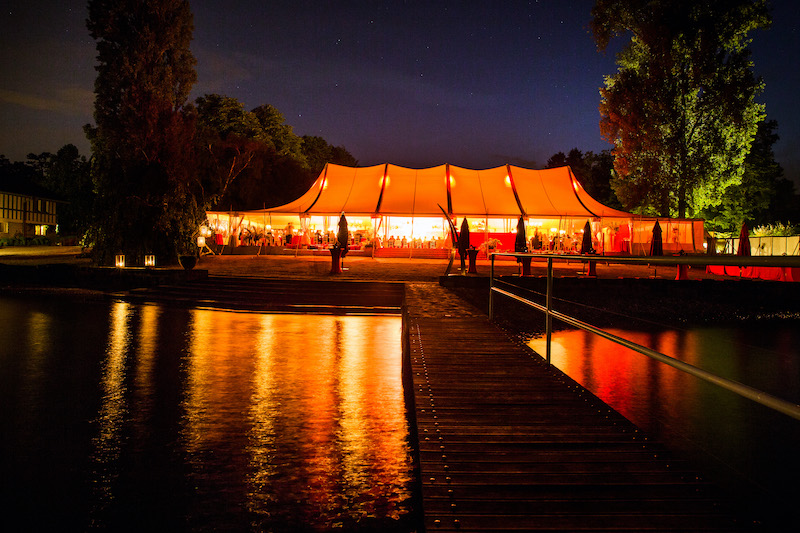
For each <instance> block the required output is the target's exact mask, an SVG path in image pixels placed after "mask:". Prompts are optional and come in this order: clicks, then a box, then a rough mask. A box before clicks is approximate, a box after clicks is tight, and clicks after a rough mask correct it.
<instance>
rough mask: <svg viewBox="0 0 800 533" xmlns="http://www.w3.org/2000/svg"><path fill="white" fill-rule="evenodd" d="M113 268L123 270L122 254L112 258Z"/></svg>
mask: <svg viewBox="0 0 800 533" xmlns="http://www.w3.org/2000/svg"><path fill="white" fill-rule="evenodd" d="M114 266H116V267H117V268H125V256H124V255H122V254H118V255H117V256H116V257H115V258H114Z"/></svg>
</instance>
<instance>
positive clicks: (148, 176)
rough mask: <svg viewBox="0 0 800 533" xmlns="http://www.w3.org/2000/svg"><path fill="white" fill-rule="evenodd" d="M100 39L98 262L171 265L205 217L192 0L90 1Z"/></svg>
mask: <svg viewBox="0 0 800 533" xmlns="http://www.w3.org/2000/svg"><path fill="white" fill-rule="evenodd" d="M87 27H88V29H89V32H90V35H91V36H92V38H93V39H95V40H96V41H97V52H98V56H97V61H98V64H97V66H96V70H97V73H98V74H97V79H96V81H95V111H94V119H95V123H96V125H95V126H94V127H92V126H87V127H86V132H87V136H88V138H89V140H90V142H91V145H92V152H93V158H92V178H93V181H94V185H95V190H96V192H97V198H96V202H95V220H94V221H93V224H92V231H91V232H90V235H91V237H92V239H93V241H94V242H93V244H94V248H95V252H96V260H97V261H98V262H100V263H108V262H109V261H110V258H111V256H113V255H114V254H115V253H118V252H124V253H126V254H129V256H132V257H133V259H134V260H135V261H136V260H139V259H140V258H141V257H142V256H143V255H144V254H147V253H154V254H156V255H157V256H159V257H161V260H162V261H164V260H167V261H174V260H176V259H177V255H178V254H179V253H184V252H188V251H190V250H192V249H193V248H192V246H193V245H192V243H193V241H194V236H195V234H196V232H197V229H198V227H199V224H200V223H201V222H202V220H203V219H204V217H205V212H204V209H205V205H204V204H207V203H208V201H209V198H208V197H204V196H203V194H202V190H201V189H200V187H199V183H198V182H197V181H196V179H195V172H194V164H195V161H196V158H195V157H194V146H195V144H194V143H195V140H194V120H193V117H192V116H191V114H189V113H187V112H186V108H185V103H186V98H187V96H188V94H189V91H190V90H191V87H192V84H193V83H194V82H195V79H196V74H195V71H194V64H195V59H194V57H193V56H192V53H191V51H190V49H189V44H190V41H191V38H192V31H193V23H192V14H191V11H190V9H189V3H188V2H187V1H186V0H153V1H150V2H140V1H138V0H90V2H89V18H88V20H87Z"/></svg>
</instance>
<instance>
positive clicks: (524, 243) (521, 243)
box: [514, 217, 528, 254]
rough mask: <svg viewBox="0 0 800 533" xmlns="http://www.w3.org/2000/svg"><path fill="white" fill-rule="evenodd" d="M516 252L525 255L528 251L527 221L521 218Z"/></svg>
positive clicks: (515, 246)
mask: <svg viewBox="0 0 800 533" xmlns="http://www.w3.org/2000/svg"><path fill="white" fill-rule="evenodd" d="M514 251H515V252H517V253H521V254H524V253H525V252H527V251H528V239H527V238H526V236H525V221H524V220H522V217H519V220H518V221H517V237H516V239H514Z"/></svg>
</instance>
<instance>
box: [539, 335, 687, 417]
mask: <svg viewBox="0 0 800 533" xmlns="http://www.w3.org/2000/svg"><path fill="white" fill-rule="evenodd" d="M608 332H609V333H611V334H613V335H616V336H618V337H622V338H625V339H627V340H630V341H632V342H635V343H637V344H641V345H643V346H647V347H650V348H652V349H654V350H656V351H660V352H661V353H664V354H666V355H669V356H671V357H674V358H676V359H680V360H683V361H685V362H688V363H690V364H694V365H697V364H698V361H697V357H698V355H697V349H696V347H695V344H696V343H697V342H698V341H697V335H695V334H694V333H693V332H691V331H681V330H675V331H659V332H657V333H651V332H641V331H628V330H617V329H609V330H608ZM529 345H530V346H531V348H533V349H534V350H535V351H536V352H537V353H540V354H544V353H545V350H546V348H545V339H544V338H537V339H532V340H531V341H530V342H529ZM551 361H552V363H553V365H554V366H556V367H557V368H559V369H560V370H562V371H563V372H564V373H565V374H567V375H568V376H570V377H571V378H572V379H574V380H575V381H577V382H578V383H580V384H581V385H583V386H584V387H586V388H587V389H589V390H590V391H592V392H594V393H595V394H596V395H597V396H598V397H600V398H601V399H602V400H603V401H604V402H606V403H608V404H609V405H611V406H612V407H613V408H615V409H616V410H618V411H620V412H621V413H622V414H623V415H625V416H626V417H628V418H630V419H632V420H634V421H635V422H637V423H639V424H642V425H643V426H646V425H647V419H648V418H650V417H653V416H655V417H666V418H669V419H674V418H678V417H680V416H684V414H685V412H686V410H687V409H688V410H691V409H692V408H691V406H687V404H686V403H685V402H686V401H687V398H694V397H695V396H694V395H695V394H696V392H697V391H696V389H697V387H698V382H697V380H694V379H690V378H689V377H688V376H687V375H686V374H684V373H682V372H680V371H678V370H676V369H674V368H672V367H669V366H667V365H664V364H662V363H659V362H657V361H655V360H653V359H650V358H649V357H646V356H644V355H642V354H639V353H636V352H634V351H633V350H629V349H627V348H624V347H622V346H620V345H618V344H616V343H614V342H612V341H610V340H606V339H603V338H602V337H598V336H597V335H594V334H592V333H589V332H587V331H583V330H568V331H559V332H556V333H554V334H553V339H552V347H551ZM653 406H655V411H656V412H655V413H654V408H653ZM682 413H684V414H682Z"/></svg>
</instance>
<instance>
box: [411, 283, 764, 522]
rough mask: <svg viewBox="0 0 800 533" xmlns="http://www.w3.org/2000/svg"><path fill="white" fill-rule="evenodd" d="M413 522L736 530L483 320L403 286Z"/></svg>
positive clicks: (651, 447)
mask: <svg viewBox="0 0 800 533" xmlns="http://www.w3.org/2000/svg"><path fill="white" fill-rule="evenodd" d="M406 322H407V324H406V326H405V327H406V332H407V335H408V338H407V339H406V352H407V353H406V355H407V357H408V358H409V363H410V365H409V366H408V367H407V368H408V371H409V372H410V373H411V378H412V382H413V396H414V402H415V418H416V424H417V433H418V439H419V454H420V477H421V490H422V498H423V509H424V525H425V528H426V530H427V531H428V532H433V531H743V530H748V531H749V530H752V528H750V527H748V524H747V523H743V522H742V521H741V520H737V519H735V518H733V514H732V512H731V509H730V508H729V507H728V505H727V504H726V503H723V502H724V500H723V499H722V498H721V497H720V495H719V493H718V492H717V490H716V488H715V487H713V486H711V485H710V484H708V483H706V482H705V481H703V480H702V479H701V478H699V477H698V476H697V475H696V474H695V472H694V471H693V470H691V469H690V468H688V467H687V465H685V464H684V463H682V462H681V461H679V460H676V459H675V457H673V456H672V455H671V454H670V453H669V452H668V451H667V450H665V449H664V448H663V447H661V446H660V445H659V444H657V443H654V442H650V441H649V440H648V439H647V438H646V436H644V435H643V434H642V432H640V431H639V430H638V429H637V428H636V427H635V426H633V425H632V424H631V423H630V422H628V421H627V420H626V419H624V418H623V417H622V416H620V415H619V414H618V413H616V412H615V411H613V410H611V409H610V408H609V407H608V406H606V405H605V404H603V403H602V402H600V401H599V400H598V399H597V398H596V397H595V396H594V395H592V394H591V393H589V392H588V391H586V390H584V389H583V388H582V387H580V386H579V385H577V384H576V383H575V382H573V381H572V380H571V379H569V378H568V377H566V376H564V375H563V374H562V373H561V372H560V371H558V370H557V369H555V368H553V367H548V366H547V365H546V363H545V362H544V361H543V360H542V359H541V358H540V357H538V356H537V355H536V354H532V353H531V352H530V351H529V350H527V349H526V348H524V347H522V346H520V345H519V344H517V343H515V342H514V341H512V340H511V339H510V338H509V337H508V336H507V335H506V334H505V333H504V332H502V331H501V330H499V329H498V328H497V327H495V326H494V325H493V324H491V323H490V322H489V321H488V320H487V319H486V317H485V316H481V315H480V313H477V312H475V311H474V310H470V309H469V308H468V307H466V306H464V305H463V304H460V303H459V302H457V301H454V300H453V299H451V298H450V296H449V295H448V294H447V293H446V291H444V292H440V290H439V289H438V288H437V287H436V286H434V285H430V286H424V285H423V284H408V285H407V290H406Z"/></svg>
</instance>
